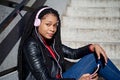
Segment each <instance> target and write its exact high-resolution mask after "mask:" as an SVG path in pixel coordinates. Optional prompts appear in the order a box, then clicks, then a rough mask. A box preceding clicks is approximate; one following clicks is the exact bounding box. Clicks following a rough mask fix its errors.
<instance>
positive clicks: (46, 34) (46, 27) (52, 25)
mask: <svg viewBox="0 0 120 80" xmlns="http://www.w3.org/2000/svg"><path fill="white" fill-rule="evenodd" d="M57 24H58V19H57V17H56V16H55V15H54V14H46V15H44V16H43V18H42V20H41V24H40V25H39V27H38V32H39V34H40V35H41V36H42V37H43V38H45V39H51V38H52V37H53V36H54V34H55V32H56V31H57Z"/></svg>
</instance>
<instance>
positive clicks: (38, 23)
mask: <svg viewBox="0 0 120 80" xmlns="http://www.w3.org/2000/svg"><path fill="white" fill-rule="evenodd" d="M49 8H50V7H44V8H42V9H40V10H39V11H38V12H37V14H36V17H35V21H34V26H35V27H38V26H39V25H40V22H41V21H40V19H39V18H38V17H39V15H40V13H41V12H42V11H44V10H45V9H49Z"/></svg>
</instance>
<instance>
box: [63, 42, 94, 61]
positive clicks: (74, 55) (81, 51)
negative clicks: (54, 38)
mask: <svg viewBox="0 0 120 80" xmlns="http://www.w3.org/2000/svg"><path fill="white" fill-rule="evenodd" d="M90 45H91V44H89V45H86V46H83V47H80V48H77V49H73V48H70V47H68V46H65V45H63V44H62V50H63V54H64V57H66V58H70V59H79V58H81V57H83V56H85V55H87V54H90V53H93V52H92V51H91V50H90V48H89V46H90Z"/></svg>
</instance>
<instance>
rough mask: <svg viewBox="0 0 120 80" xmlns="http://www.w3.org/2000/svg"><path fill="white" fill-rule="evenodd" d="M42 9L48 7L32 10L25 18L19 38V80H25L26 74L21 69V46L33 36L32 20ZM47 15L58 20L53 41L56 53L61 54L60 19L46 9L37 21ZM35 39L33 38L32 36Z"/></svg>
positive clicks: (52, 11)
mask: <svg viewBox="0 0 120 80" xmlns="http://www.w3.org/2000/svg"><path fill="white" fill-rule="evenodd" d="M44 7H48V6H41V7H39V8H38V9H36V10H34V11H33V12H32V13H30V16H29V17H28V16H27V17H26V18H25V25H24V26H25V27H24V31H23V34H22V37H21V41H20V44H19V49H18V75H19V80H25V78H26V75H27V73H25V72H22V71H24V70H23V67H24V66H25V65H23V64H22V63H23V61H24V60H23V51H22V49H23V45H24V43H25V42H26V41H27V39H28V38H29V37H30V36H33V35H32V33H33V32H34V31H35V26H34V20H35V16H36V14H37V12H38V11H39V10H40V9H42V8H44ZM49 13H52V14H54V15H55V16H56V17H57V18H58V21H59V22H58V27H57V28H58V29H57V32H56V34H55V35H57V36H55V37H54V38H55V39H56V41H55V43H56V44H55V47H56V51H57V52H59V53H62V52H61V51H62V50H61V46H60V44H61V37H60V26H61V22H60V17H59V14H58V12H57V11H56V10H54V9H52V8H49V9H46V10H44V11H42V12H41V13H40V15H39V19H41V18H42V17H43V16H44V15H46V14H49ZM33 37H35V36H33Z"/></svg>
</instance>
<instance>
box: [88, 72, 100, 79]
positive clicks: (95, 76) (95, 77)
mask: <svg viewBox="0 0 120 80" xmlns="http://www.w3.org/2000/svg"><path fill="white" fill-rule="evenodd" d="M90 80H98V74H97V73H96V74H94V75H90Z"/></svg>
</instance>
